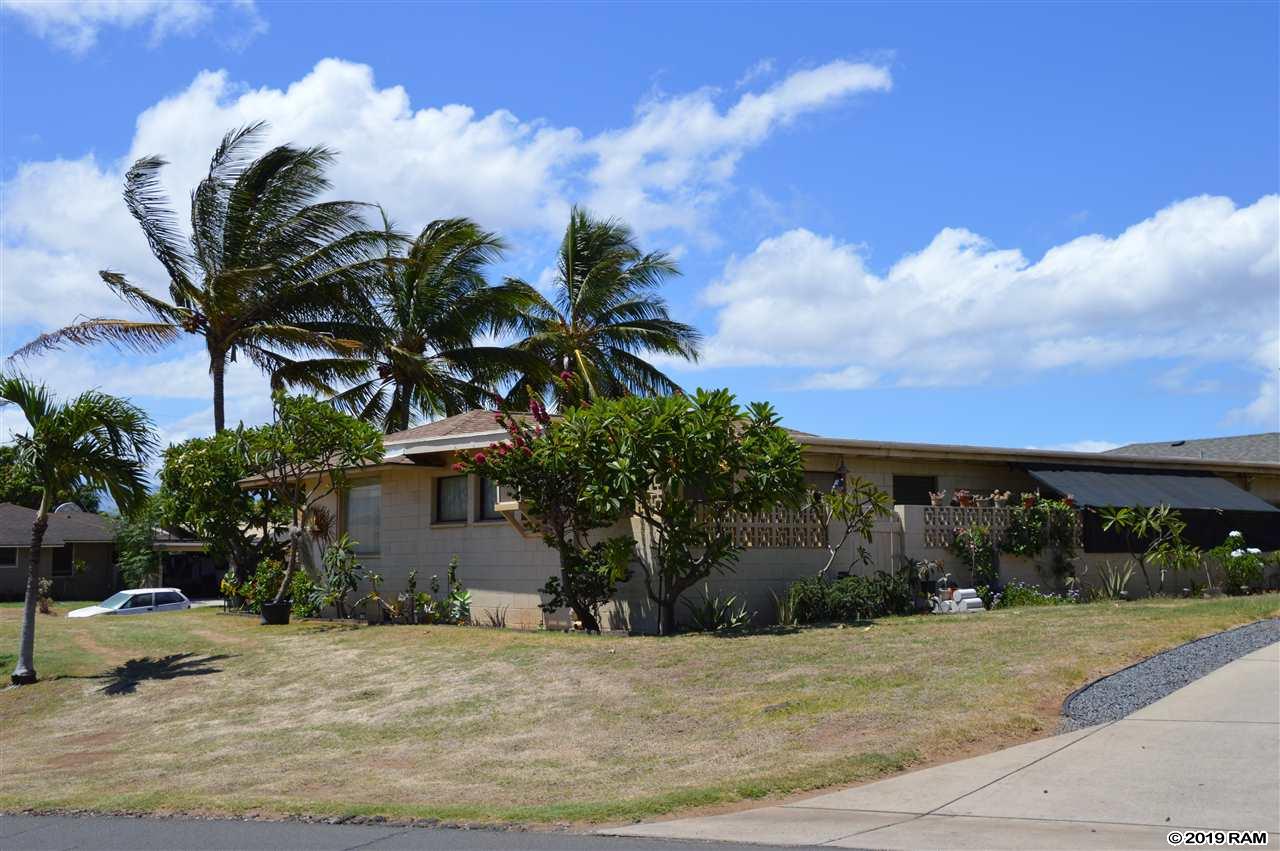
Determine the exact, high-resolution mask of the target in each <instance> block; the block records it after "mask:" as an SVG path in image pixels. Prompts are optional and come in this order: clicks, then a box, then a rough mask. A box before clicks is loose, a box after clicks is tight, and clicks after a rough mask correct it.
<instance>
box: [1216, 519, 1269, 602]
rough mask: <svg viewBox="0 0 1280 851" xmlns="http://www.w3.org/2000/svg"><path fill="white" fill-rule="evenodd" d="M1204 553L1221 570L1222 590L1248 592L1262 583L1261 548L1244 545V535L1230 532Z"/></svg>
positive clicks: (1230, 592)
mask: <svg viewBox="0 0 1280 851" xmlns="http://www.w3.org/2000/svg"><path fill="white" fill-rule="evenodd" d="M1206 555H1207V556H1208V557H1209V559H1210V560H1212V561H1214V562H1216V563H1217V565H1218V567H1219V568H1220V569H1221V570H1222V590H1223V591H1225V592H1226V593H1228V594H1232V595H1239V594H1248V593H1249V590H1250V589H1251V588H1257V587H1259V586H1260V585H1262V574H1263V560H1262V550H1260V549H1258V548H1257V547H1249V546H1246V545H1245V540H1244V535H1242V534H1240V533H1239V532H1231V533H1230V534H1228V535H1227V539H1226V540H1225V541H1223V542H1222V543H1221V544H1219V545H1218V546H1216V547H1214V548H1213V549H1211V550H1209V552H1208V553H1206Z"/></svg>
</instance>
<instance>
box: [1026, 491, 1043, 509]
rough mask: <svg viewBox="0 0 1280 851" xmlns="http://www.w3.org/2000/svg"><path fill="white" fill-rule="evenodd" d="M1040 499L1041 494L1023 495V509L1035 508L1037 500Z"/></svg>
mask: <svg viewBox="0 0 1280 851" xmlns="http://www.w3.org/2000/svg"><path fill="white" fill-rule="evenodd" d="M1039 498H1040V494H1039V493H1023V494H1022V507H1023V508H1034V507H1035V504H1036V500H1038V499H1039Z"/></svg>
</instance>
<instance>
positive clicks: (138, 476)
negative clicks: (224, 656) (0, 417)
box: [0, 375, 156, 685]
mask: <svg viewBox="0 0 1280 851" xmlns="http://www.w3.org/2000/svg"><path fill="white" fill-rule="evenodd" d="M0 405H13V406H15V407H16V408H18V409H19V410H20V411H22V414H23V416H24V417H26V420H27V425H28V427H29V431H27V432H25V433H20V434H15V435H14V437H13V442H14V446H15V447H17V455H16V457H15V459H14V463H15V465H16V466H18V467H20V468H21V469H22V471H23V474H24V475H26V476H28V477H29V478H30V479H31V480H32V481H34V482H36V483H38V485H39V487H40V490H41V496H40V505H39V507H38V508H37V509H36V517H35V520H34V521H33V522H32V524H31V547H30V549H29V550H28V559H27V584H26V596H25V599H24V601H23V609H22V634H21V638H20V640H19V645H18V662H17V665H16V666H15V667H14V670H13V674H12V676H11V677H10V679H11V680H12V681H13V683H14V684H15V685H24V684H27V683H33V682H35V681H36V679H37V677H36V668H35V637H36V633H35V630H36V626H35V614H36V606H37V602H38V599H39V595H40V547H41V545H42V544H43V542H44V534H45V530H46V529H47V528H48V526H49V512H50V510H51V509H52V508H53V507H54V506H56V505H57V503H58V500H59V499H61V498H62V497H64V496H66V495H67V494H69V493H71V492H73V491H75V490H77V489H81V488H91V489H94V490H103V491H106V492H107V493H108V494H110V495H111V498H112V499H113V500H115V503H116V506H117V507H119V509H120V510H121V511H122V512H124V513H125V514H130V513H131V512H133V511H134V510H135V509H136V508H137V507H138V506H139V505H140V504H141V503H142V502H143V500H145V499H146V496H147V478H146V461H147V458H148V456H149V455H150V454H151V453H152V452H153V451H154V450H155V446H156V438H155V433H154V432H153V431H152V428H151V420H150V419H148V417H147V415H146V414H145V413H144V412H143V411H142V410H141V409H139V408H137V407H135V406H133V405H132V404H130V403H129V402H126V401H125V400H123V399H118V398H116V397H115V396H109V395H107V394H105V393H99V392H97V391H96V390H90V391H87V392H85V393H81V394H80V395H79V396H76V397H75V398H73V399H71V400H70V401H67V402H63V403H58V402H56V401H55V400H54V399H53V397H52V396H51V395H50V394H49V391H48V390H47V389H46V388H45V387H44V385H39V384H35V383H34V382H32V381H30V380H28V379H26V378H23V377H22V376H6V375H0Z"/></svg>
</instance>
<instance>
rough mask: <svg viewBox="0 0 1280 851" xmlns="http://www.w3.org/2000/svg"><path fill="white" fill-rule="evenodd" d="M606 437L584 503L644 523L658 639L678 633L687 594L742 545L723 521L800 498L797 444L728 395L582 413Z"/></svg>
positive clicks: (628, 403) (613, 404) (727, 567)
mask: <svg viewBox="0 0 1280 851" xmlns="http://www.w3.org/2000/svg"><path fill="white" fill-rule="evenodd" d="M579 419H580V420H585V421H587V422H591V423H594V424H596V425H597V426H598V428H599V429H600V431H601V432H602V433H603V434H604V436H605V439H604V440H603V441H602V442H601V452H600V454H598V455H596V456H594V457H590V458H588V459H586V460H587V463H588V464H590V465H591V466H593V467H594V468H595V469H594V472H593V474H592V475H591V476H590V477H589V479H588V484H587V486H586V488H585V489H584V491H583V497H584V499H585V500H586V501H588V502H589V503H591V504H594V505H597V506H600V507H601V509H605V508H612V507H614V506H618V507H621V508H624V509H630V510H631V511H632V512H633V513H634V514H635V515H636V517H638V518H639V519H640V520H641V521H642V522H643V524H644V526H645V529H646V533H647V536H648V544H649V548H648V550H649V552H648V557H647V558H645V559H642V560H641V566H642V568H643V573H642V579H643V581H644V588H645V593H646V594H647V595H648V597H649V599H650V600H652V601H653V603H654V605H655V606H656V607H657V610H658V632H659V633H660V634H662V635H670V634H672V633H674V632H675V629H676V620H675V607H676V602H677V601H678V600H679V599H680V596H681V595H682V594H683V593H684V592H685V591H686V590H688V589H689V588H691V587H693V586H694V585H696V584H697V583H699V582H703V581H704V580H705V579H706V578H707V577H709V576H711V575H712V574H715V573H724V572H728V571H731V570H732V569H733V565H734V564H735V563H736V562H737V559H738V554H739V552H740V551H741V546H740V545H739V544H737V543H735V541H734V536H733V531H732V528H731V525H730V522H729V521H730V520H731V518H733V517H734V516H735V515H741V514H753V513H756V512H760V511H765V510H768V509H771V508H773V507H775V506H778V505H785V506H789V507H798V505H799V504H800V503H801V502H802V500H803V499H804V497H805V491H804V466H803V462H802V457H801V450H800V444H798V443H796V441H795V440H793V439H792V438H791V435H790V434H789V433H788V432H787V430H786V429H784V428H782V427H781V426H780V425H779V424H778V415H777V412H776V411H775V410H774V409H773V407H772V406H771V405H769V404H767V403H764V402H754V403H752V404H750V405H748V406H747V407H746V408H745V409H743V408H741V407H739V406H738V404H737V402H736V401H735V400H734V397H733V394H732V393H730V392H729V391H728V390H701V389H700V390H698V391H697V392H696V393H694V394H693V395H692V396H684V395H678V396H662V397H649V398H640V397H632V398H627V399H619V400H611V401H607V402H601V403H598V404H594V405H592V406H591V407H590V408H588V409H587V410H586V411H585V412H583V413H582V414H581V415H579Z"/></svg>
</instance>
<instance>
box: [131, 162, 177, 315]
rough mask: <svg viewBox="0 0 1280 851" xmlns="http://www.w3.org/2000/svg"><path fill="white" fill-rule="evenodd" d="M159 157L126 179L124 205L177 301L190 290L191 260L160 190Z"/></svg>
mask: <svg viewBox="0 0 1280 851" xmlns="http://www.w3.org/2000/svg"><path fill="white" fill-rule="evenodd" d="M165 165H166V162H165V160H164V159H162V158H160V157H155V156H152V157H143V158H142V159H140V160H138V161H137V162H135V163H134V164H133V167H132V168H130V169H129V171H128V172H126V173H125V176H124V202H125V206H126V207H128V208H129V212H130V214H132V216H133V218H134V219H135V220H137V222H138V225H139V226H140V227H141V228H142V233H143V235H144V236H145V237H146V238H147V245H149V246H151V253H152V254H154V255H155V257H156V259H157V260H159V261H160V265H162V266H164V269H165V272H167V273H168V275H169V290H170V293H171V295H172V296H173V299H174V301H175V302H178V303H179V304H181V303H182V300H183V297H184V296H183V294H184V293H186V292H187V291H188V290H189V288H190V287H191V278H190V274H191V258H190V257H189V256H188V254H187V250H186V248H185V247H184V245H183V239H184V237H183V233H182V228H181V227H180V226H179V225H178V217H177V215H176V214H175V213H174V212H173V210H172V209H171V208H170V206H169V199H168V198H166V197H165V194H164V190H163V189H162V188H161V187H160V169H161V168H163V167H164V166H165Z"/></svg>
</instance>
